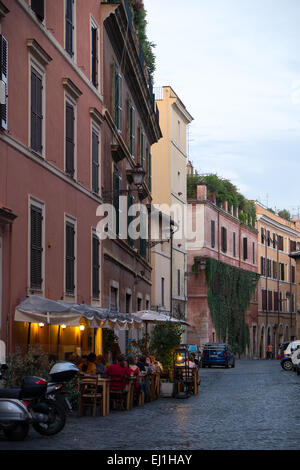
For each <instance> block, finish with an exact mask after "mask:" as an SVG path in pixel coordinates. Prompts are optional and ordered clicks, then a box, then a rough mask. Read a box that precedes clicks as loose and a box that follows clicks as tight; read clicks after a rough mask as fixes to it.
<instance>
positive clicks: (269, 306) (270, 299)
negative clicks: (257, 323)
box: [268, 290, 273, 310]
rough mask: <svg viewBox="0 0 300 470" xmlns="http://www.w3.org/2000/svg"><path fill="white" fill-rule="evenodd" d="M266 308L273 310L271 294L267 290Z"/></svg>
mask: <svg viewBox="0 0 300 470" xmlns="http://www.w3.org/2000/svg"><path fill="white" fill-rule="evenodd" d="M268 310H273V295H272V291H270V290H269V291H268Z"/></svg>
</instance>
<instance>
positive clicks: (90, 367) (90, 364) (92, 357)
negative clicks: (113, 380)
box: [85, 352, 97, 375]
mask: <svg viewBox="0 0 300 470" xmlns="http://www.w3.org/2000/svg"><path fill="white" fill-rule="evenodd" d="M95 362H96V354H95V353H93V352H92V353H90V354H89V355H88V357H87V369H86V371H85V374H86V375H96V374H97V367H96V364H95Z"/></svg>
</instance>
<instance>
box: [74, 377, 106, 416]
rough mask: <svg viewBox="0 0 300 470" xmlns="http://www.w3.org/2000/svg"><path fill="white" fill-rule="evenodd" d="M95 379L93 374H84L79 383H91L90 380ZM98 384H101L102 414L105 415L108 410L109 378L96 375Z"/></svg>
mask: <svg viewBox="0 0 300 470" xmlns="http://www.w3.org/2000/svg"><path fill="white" fill-rule="evenodd" d="M93 379H94V380H95V381H96V379H97V377H96V376H95V375H89V374H85V376H84V378H83V379H82V381H81V383H83V384H84V383H85V382H86V383H91V380H93ZM97 384H98V386H102V394H103V399H102V410H101V411H102V416H106V415H108V414H109V412H110V406H109V384H110V379H108V378H104V377H101V376H100V375H98V382H97Z"/></svg>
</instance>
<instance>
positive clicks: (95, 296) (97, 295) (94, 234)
mask: <svg viewBox="0 0 300 470" xmlns="http://www.w3.org/2000/svg"><path fill="white" fill-rule="evenodd" d="M91 238H92V258H91V267H92V269H91V272H92V292H91V295H92V299H93V300H94V301H96V302H99V301H100V295H101V243H100V240H99V237H98V235H97V232H96V230H95V229H92V237H91ZM94 242H97V249H98V265H97V268H98V272H97V276H98V286H97V287H98V289H97V293H96V289H94V288H95V285H94V280H95V278H94V272H95V271H94V269H95V267H96V265H95V263H94Z"/></svg>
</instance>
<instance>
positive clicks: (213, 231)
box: [210, 220, 216, 248]
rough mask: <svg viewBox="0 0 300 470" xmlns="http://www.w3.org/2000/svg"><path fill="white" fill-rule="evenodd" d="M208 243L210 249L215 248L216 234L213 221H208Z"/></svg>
mask: <svg viewBox="0 0 300 470" xmlns="http://www.w3.org/2000/svg"><path fill="white" fill-rule="evenodd" d="M210 241H211V247H212V248H214V247H215V243H216V232H215V221H214V220H211V221H210Z"/></svg>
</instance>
